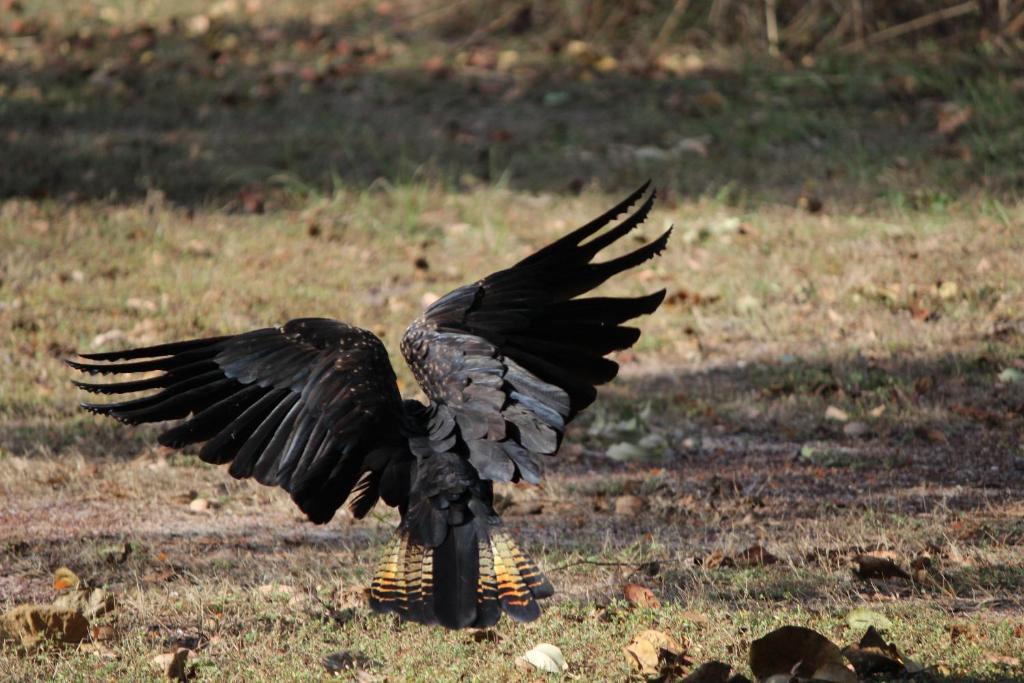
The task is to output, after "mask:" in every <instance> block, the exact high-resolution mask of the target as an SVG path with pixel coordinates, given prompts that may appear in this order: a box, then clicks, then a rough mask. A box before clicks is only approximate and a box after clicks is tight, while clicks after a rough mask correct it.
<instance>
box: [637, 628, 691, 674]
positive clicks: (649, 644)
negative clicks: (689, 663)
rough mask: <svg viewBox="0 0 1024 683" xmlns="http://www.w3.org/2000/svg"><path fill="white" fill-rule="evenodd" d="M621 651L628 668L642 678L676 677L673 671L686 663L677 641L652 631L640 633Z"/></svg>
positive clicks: (659, 632) (683, 652)
mask: <svg viewBox="0 0 1024 683" xmlns="http://www.w3.org/2000/svg"><path fill="white" fill-rule="evenodd" d="M622 651H623V654H624V655H625V656H626V661H627V662H629V665H630V667H632V669H633V670H634V671H636V672H638V673H640V674H641V675H643V676H666V677H667V676H670V675H677V674H676V673H675V670H676V669H679V668H681V667H682V666H684V665H685V663H686V659H685V654H686V650H685V649H684V648H683V646H682V645H681V644H680V643H679V641H677V640H676V639H675V638H673V637H672V636H670V635H668V634H667V633H662V632H661V631H655V630H653V629H649V630H647V631H641V632H640V633H639V634H637V636H636V637H635V638H633V640H632V642H630V644H629V645H627V646H626V647H624V648H623V649H622Z"/></svg>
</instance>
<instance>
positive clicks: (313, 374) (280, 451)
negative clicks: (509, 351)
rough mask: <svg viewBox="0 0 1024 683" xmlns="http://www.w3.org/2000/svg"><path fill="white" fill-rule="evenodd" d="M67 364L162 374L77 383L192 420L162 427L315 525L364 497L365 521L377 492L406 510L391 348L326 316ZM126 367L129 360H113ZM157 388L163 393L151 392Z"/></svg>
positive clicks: (164, 439) (120, 415)
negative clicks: (280, 496) (285, 496)
mask: <svg viewBox="0 0 1024 683" xmlns="http://www.w3.org/2000/svg"><path fill="white" fill-rule="evenodd" d="M82 357H83V358H86V359H88V360H90V361H101V362H98V363H82V362H76V361H68V364H69V365H70V366H71V367H73V368H75V369H78V370H81V371H84V372H87V373H90V374H101V375H111V374H113V375H121V374H132V373H152V372H154V371H158V372H159V373H160V374H158V375H155V376H150V377H146V378H144V379H137V380H133V381H127V382H119V383H114V384H86V383H83V382H75V384H76V385H77V386H79V387H81V388H82V389H85V390H86V391H89V392H93V393H98V394H127V393H136V392H148V393H146V394H145V395H143V396H141V397H138V398H132V399H130V400H126V401H121V402H117V403H85V404H82V406H83V407H84V408H86V409H87V410H90V411H92V412H94V413H99V414H102V415H110V416H111V417H114V418H116V419H118V420H120V421H121V422H126V423H129V424H139V423H143V422H162V421H164V420H178V419H183V418H187V419H185V421H184V422H182V423H181V424H179V425H177V426H175V427H173V428H171V429H169V430H167V431H165V432H163V433H162V434H161V435H160V437H159V440H160V443H161V444H163V445H165V446H170V447H172V448H181V447H183V446H186V445H189V444H198V443H203V444H204V445H203V446H202V449H201V450H200V451H199V457H200V458H202V459H203V460H205V461H206V462H210V463H231V467H230V469H229V472H230V473H231V474H232V475H233V476H235V477H237V478H244V477H253V478H254V479H256V480H257V481H259V482H260V483H262V484H268V485H277V486H280V487H282V488H284V489H285V490H286V491H288V492H289V493H290V494H291V496H292V499H293V500H295V502H296V503H297V504H298V505H299V507H300V508H301V509H302V510H303V512H305V513H306V514H307V515H308V516H309V517H310V519H312V520H313V521H314V522H318V523H319V522H326V521H328V520H329V519H330V518H331V517H332V516H333V515H334V513H335V511H336V510H337V509H338V508H339V507H340V506H341V505H342V503H344V502H345V500H346V498H348V497H349V495H350V494H351V493H352V492H353V490H355V494H354V495H353V498H352V500H351V501H350V503H349V504H350V506H351V507H352V509H353V512H354V513H355V514H356V515H357V516H362V515H365V514H366V512H368V511H369V509H370V508H371V507H373V504H374V503H375V502H376V501H377V499H378V497H380V496H383V497H384V500H385V502H387V503H388V504H390V505H398V504H404V497H405V496H406V495H407V490H408V484H407V479H408V462H409V461H410V459H411V457H412V456H411V455H410V454H409V452H408V446H407V442H406V440H405V438H404V437H402V436H401V434H400V421H401V397H400V396H399V393H398V387H397V384H396V381H395V374H394V371H393V369H392V368H391V363H390V361H389V360H388V356H387V352H386V351H385V349H384V346H383V344H381V342H380V340H379V339H377V337H375V336H374V335H373V334H372V333H370V332H367V331H366V330H361V329H359V328H356V327H352V326H350V325H346V324H344V323H340V322H337V321H334V320H327V319H323V318H303V319H298V320H292V321H290V322H289V323H287V324H285V325H284V326H282V327H276V328H267V329H262V330H255V331H252V332H247V333H244V334H239V335H236V336H227V337H213V338H209V339H195V340H191V341H183V342H176V343H171V344H163V345H160V346H152V347H148V348H142V349H130V350H126V351H114V352H111V353H96V354H82ZM111 361H129V362H111ZM154 390H155V391H154Z"/></svg>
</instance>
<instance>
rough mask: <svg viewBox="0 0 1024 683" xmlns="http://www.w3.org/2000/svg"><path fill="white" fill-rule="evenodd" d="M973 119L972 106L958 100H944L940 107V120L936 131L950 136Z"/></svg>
mask: <svg viewBox="0 0 1024 683" xmlns="http://www.w3.org/2000/svg"><path fill="white" fill-rule="evenodd" d="M970 120H971V108H970V107H965V106H964V105H961V104H957V103H956V102H944V103H943V104H942V106H940V107H939V120H938V124H937V125H936V126H935V131H936V132H937V133H938V134H939V135H945V136H950V135H952V134H953V133H955V132H957V131H958V130H960V128H962V127H963V126H964V125H965V124H966V123H967V122H968V121H970Z"/></svg>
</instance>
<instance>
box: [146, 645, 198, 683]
mask: <svg viewBox="0 0 1024 683" xmlns="http://www.w3.org/2000/svg"><path fill="white" fill-rule="evenodd" d="M190 654H191V650H188V649H187V648H184V647H179V648H178V649H177V650H175V651H174V652H165V653H163V654H159V655H157V656H156V657H153V659H151V660H150V663H151V664H152V665H153V666H154V667H155V668H156V669H157V670H159V671H160V672H161V674H163V677H164V678H167V679H169V680H172V681H183V680H185V679H186V678H187V677H188V670H187V668H188V656H189V655H190Z"/></svg>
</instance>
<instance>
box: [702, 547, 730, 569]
mask: <svg viewBox="0 0 1024 683" xmlns="http://www.w3.org/2000/svg"><path fill="white" fill-rule="evenodd" d="M701 565H702V566H704V567H705V568H706V569H717V568H718V567H735V566H736V562H735V561H734V560H733V559H732V558H731V557H729V556H728V555H726V554H725V553H723V552H722V551H721V550H716V551H714V552H713V553H711V554H710V555H708V556H707V557H705V558H704V560H703V561H702V562H701Z"/></svg>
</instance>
